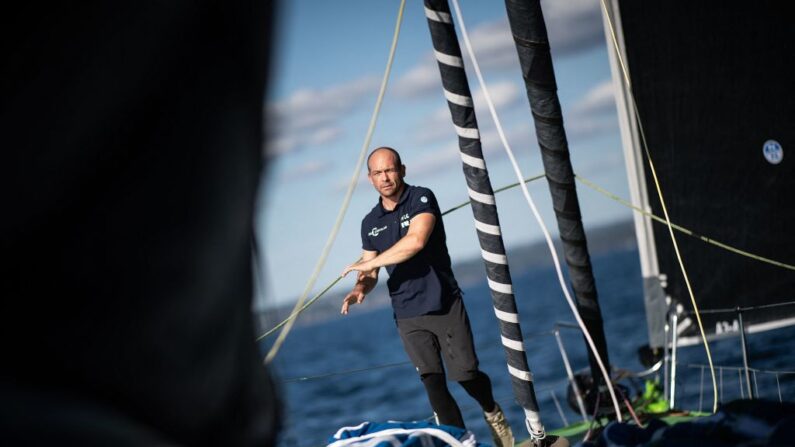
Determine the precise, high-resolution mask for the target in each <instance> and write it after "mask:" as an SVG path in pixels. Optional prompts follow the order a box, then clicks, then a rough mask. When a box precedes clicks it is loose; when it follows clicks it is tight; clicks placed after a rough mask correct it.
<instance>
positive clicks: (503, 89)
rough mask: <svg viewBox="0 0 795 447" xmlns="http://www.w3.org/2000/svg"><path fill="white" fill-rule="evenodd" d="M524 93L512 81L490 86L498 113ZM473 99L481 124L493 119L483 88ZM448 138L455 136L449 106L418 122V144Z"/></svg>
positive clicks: (477, 91) (516, 101)
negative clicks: (490, 115)
mask: <svg viewBox="0 0 795 447" xmlns="http://www.w3.org/2000/svg"><path fill="white" fill-rule="evenodd" d="M522 93H523V92H522V91H521V90H520V89H519V87H518V86H517V85H516V84H515V83H514V82H511V81H503V82H497V83H494V84H492V85H490V86H489V94H490V96H491V100H492V102H493V103H494V107H495V108H496V109H497V113H501V112H503V111H504V110H506V109H508V108H510V107H512V106H513V105H516V104H518V103H519V100H520V99H521V98H522ZM473 101H474V103H475V114H476V116H479V117H481V121H480V125H481V127H482V124H483V122H484V121H483V119H487V120H488V121H489V122H490V121H491V118H490V117H489V115H488V114H489V110H488V107H487V104H486V96H485V94H484V93H483V90H482V89H478V90H476V91H475V94H474V98H473ZM448 138H455V130H454V129H453V124H452V119H451V118H450V111H449V109H448V107H447V106H442V107H440V108H438V109H436V111H434V112H433V113H432V114H431V115H430V116H428V117H425V118H423V119H422V120H421V121H420V122H419V123H418V126H417V133H416V136H415V141H416V142H417V143H418V144H427V143H433V142H437V141H440V140H443V139H448Z"/></svg>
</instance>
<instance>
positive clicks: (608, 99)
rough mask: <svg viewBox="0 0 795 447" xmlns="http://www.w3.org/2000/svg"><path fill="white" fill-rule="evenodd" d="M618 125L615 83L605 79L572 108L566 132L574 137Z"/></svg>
mask: <svg viewBox="0 0 795 447" xmlns="http://www.w3.org/2000/svg"><path fill="white" fill-rule="evenodd" d="M616 126H617V117H616V105H615V96H614V95H613V83H612V81H610V80H607V81H603V82H601V83H600V84H598V85H597V86H596V87H594V88H592V89H591V90H589V91H588V92H587V93H586V94H585V96H583V97H582V99H580V100H579V101H578V102H577V103H576V104H574V106H572V108H571V113H570V114H569V116H568V118H567V120H566V132H567V134H568V135H569V136H570V137H573V138H584V137H589V136H593V135H596V134H599V133H602V132H604V131H608V130H613V129H615V128H616Z"/></svg>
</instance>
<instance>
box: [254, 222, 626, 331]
mask: <svg viewBox="0 0 795 447" xmlns="http://www.w3.org/2000/svg"><path fill="white" fill-rule="evenodd" d="M586 231H587V237H588V250H589V252H590V253H591V255H598V254H602V253H606V252H609V251H613V250H625V249H628V248H632V247H635V246H636V245H637V243H636V240H635V230H634V226H633V223H632V221H631V220H627V221H622V222H618V223H615V224H611V225H607V226H602V227H597V228H586ZM555 245H556V248H557V249H558V254H562V250H561V246H560V242H559V241H555ZM508 262H509V263H510V265H511V270H513V271H520V270H525V269H530V268H536V267H544V266H551V265H552V260H551V258H550V256H549V251H548V250H547V246H546V242H544V241H539V242H535V243H531V244H527V245H520V246H512V247H510V249H509V250H508ZM453 270H454V271H455V276H456V279H457V280H458V282H459V284H460V285H461V286H462V287H467V286H469V285H472V284H476V283H478V282H481V281H483V280H484V277H485V273H484V271H483V260H482V259H481V258H478V257H475V258H469V259H463V260H458V261H456V260H453ZM385 276H386V275H383V276H382V278H381V280H380V281H379V285H378V286H377V287H376V289H375V290H373V292H372V293H371V294H370V295H368V296H367V299H366V300H365V302H364V303H363V304H361V305H359V306H357V308H356V309H354V311H356V312H367V311H371V310H374V309H379V308H382V307H384V306H388V305H389V295H388V294H387V291H386V286H385V285H384V283H385V279H384V278H385ZM349 286H350V284H349V283H345V287H342V285H337V286H336V288H335V289H331V291H330V292H329V293H327V294H326V295H324V296H323V297H322V298H320V299H319V300H318V301H317V302H316V303H315V304H313V305H312V306H311V307H309V308H308V309H307V310H306V311H304V312H303V313H302V314H301V317H300V318H299V319H298V322H299V324H306V323H311V322H316V321H320V320H325V319H327V318H330V317H334V316H337V315H339V311H340V306H341V304H342V298H343V297H344V296H345V294H346V293H348V291H349V290H348V287H349ZM292 307H293V304H290V305H284V306H280V307H278V308H275V309H268V310H267V311H265V312H261V313H260V314H259V315H258V320H259V324H260V326H261V328H263V330H267V329H269V328H272V327H274V326H275V325H276V324H278V323H279V322H281V321H283V320H284V319H285V318H287V316H288V315H289V314H290V312H291V311H292Z"/></svg>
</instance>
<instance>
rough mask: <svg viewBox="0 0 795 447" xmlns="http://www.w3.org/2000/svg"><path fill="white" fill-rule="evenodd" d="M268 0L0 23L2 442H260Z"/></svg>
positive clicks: (267, 409)
mask: <svg viewBox="0 0 795 447" xmlns="http://www.w3.org/2000/svg"><path fill="white" fill-rule="evenodd" d="M271 16H272V6H271V4H270V2H267V1H266V2H231V3H226V2H202V1H200V2H192V1H191V2H188V1H168V2H128V1H122V2H97V3H94V2H61V3H58V2H50V3H45V4H36V3H32V2H22V5H15V6H12V7H11V8H6V9H5V10H4V12H3V15H2V19H0V20H1V21H2V22H3V23H1V24H0V37H2V39H1V40H2V43H0V45H1V47H0V55H1V56H2V58H1V59H0V64H1V65H0V68H1V69H2V71H0V73H2V75H1V76H2V79H1V80H0V98H1V99H2V102H0V141H2V143H0V147H2V151H3V162H2V163H1V164H0V165H1V166H2V176H1V177H2V188H0V191H2V203H3V217H2V231H0V238H1V240H2V246H1V247H0V251H1V252H2V256H3V258H4V262H3V265H5V266H6V267H5V268H4V272H3V277H2V281H0V283H2V286H0V287H2V289H0V290H1V291H2V297H3V298H2V299H3V308H2V312H0V314H1V315H2V323H1V324H0V327H2V334H0V335H1V336H0V340H2V341H0V355H2V357H3V361H2V366H1V367H0V402H2V405H0V443H1V444H6V445H8V444H11V445H16V444H26V445H30V444H51V445H63V444H73V443H75V444H76V443H79V444H81V445H130V444H136V445H141V444H148V445H151V444H217V445H270V444H274V443H275V435H276V432H277V428H278V404H277V399H276V395H275V391H274V387H273V384H272V382H271V381H270V379H269V377H268V374H267V372H266V371H265V368H264V367H263V366H262V364H261V360H260V358H259V353H258V350H257V346H256V344H255V342H254V338H255V333H254V329H253V317H252V314H251V299H252V278H251V275H252V265H251V238H252V234H253V233H252V219H253V210H254V199H255V195H256V190H257V187H258V185H259V180H260V173H261V169H262V147H261V145H262V137H263V131H262V129H263V101H264V89H265V84H266V74H267V62H268V56H269V47H270V42H269V41H270V28H271Z"/></svg>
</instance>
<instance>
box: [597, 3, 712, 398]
mask: <svg viewBox="0 0 795 447" xmlns="http://www.w3.org/2000/svg"><path fill="white" fill-rule="evenodd" d="M600 3H601V5H602V9H603V10H604V14H605V18H606V19H607V22H608V25H609V28H610V35H611V37H612V39H613V47H614V49H615V52H616V56H617V57H618V61H619V63H620V64H621V70H622V71H623V73H624V82H625V84H626V87H627V92H628V93H629V99H630V101H631V102H632V110H633V112H634V113H635V118H636V119H637V122H638V129H639V131H640V137H641V141H642V143H643V150H644V151H645V153H646V159H647V160H648V161H649V169H650V171H651V175H652V178H653V179H654V187H655V188H656V189H657V197H658V198H659V200H660V206H661V207H662V210H663V215H665V224H666V226H667V227H668V234H670V235H671V242H672V243H673V246H674V252H675V253H676V260H677V262H678V263H679V268H680V270H681V271H682V277H683V278H684V280H685V285H686V286H687V293H688V294H689V295H690V302H691V303H692V305H693V311H694V313H695V314H696V320H697V321H698V329H699V331H700V332H701V341H702V342H703V343H704V349H705V350H706V352H707V361H708V363H709V372H710V374H711V375H712V412H713V413H715V412H717V411H718V382H717V380H716V378H715V367H714V365H713V364H712V354H711V353H710V350H709V343H707V335H706V333H705V332H704V325H703V324H702V322H701V314H699V312H698V304H696V297H695V295H693V288H692V287H691V286H690V279H689V278H688V276H687V271H686V270H685V265H684V262H683V261H682V255H681V253H679V244H677V242H676V235H674V230H673V227H672V226H671V219H670V217H669V216H668V208H667V207H666V206H665V200H664V199H663V193H662V188H660V181H659V179H658V178H657V170H656V169H655V168H654V162H653V161H652V159H651V153H650V152H649V146H648V143H647V141H646V134H645V132H644V131H643V124H642V121H641V119H640V112H639V111H638V108H637V104H636V103H635V95H634V94H633V93H632V84H631V83H630V80H629V74H628V73H627V68H626V64H624V59H623V58H622V57H621V51H620V50H619V47H618V41H617V39H616V34H615V29H614V27H613V22H612V20H611V18H610V14H609V12H608V10H607V5H606V4H605V0H600ZM672 330H674V331H675V330H676V328H672Z"/></svg>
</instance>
